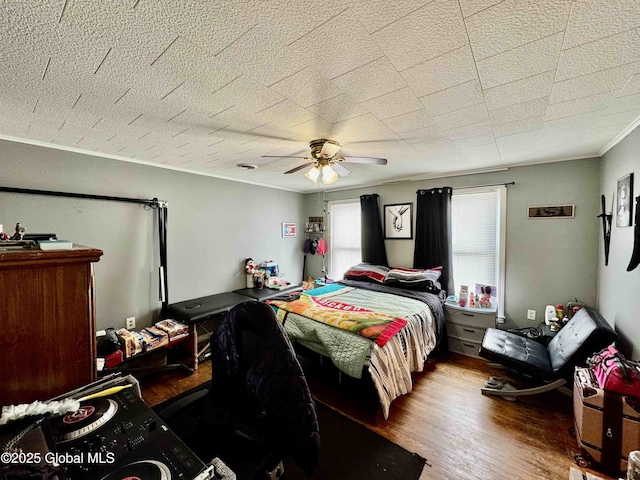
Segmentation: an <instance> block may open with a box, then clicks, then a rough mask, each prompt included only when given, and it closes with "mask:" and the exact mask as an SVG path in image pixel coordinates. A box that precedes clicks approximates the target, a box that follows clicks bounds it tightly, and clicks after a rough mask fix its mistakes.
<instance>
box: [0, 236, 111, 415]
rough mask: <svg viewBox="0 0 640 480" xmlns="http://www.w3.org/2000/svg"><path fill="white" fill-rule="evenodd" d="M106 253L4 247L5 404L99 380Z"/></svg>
mask: <svg viewBox="0 0 640 480" xmlns="http://www.w3.org/2000/svg"><path fill="white" fill-rule="evenodd" d="M101 255H102V251H101V250H97V249H94V248H89V247H81V246H75V245H74V247H73V249H71V250H58V251H42V250H39V249H30V250H27V249H21V250H10V249H3V248H0V405H10V404H18V403H29V402H32V401H34V400H47V399H49V398H51V397H54V396H56V395H59V394H60V393H64V392H66V391H68V390H71V389H73V388H76V387H78V386H81V385H84V384H86V383H88V382H91V381H94V380H95V379H96V376H97V375H96V367H95V362H96V331H95V330H96V327H95V296H94V281H93V262H97V261H99V260H100V256H101Z"/></svg>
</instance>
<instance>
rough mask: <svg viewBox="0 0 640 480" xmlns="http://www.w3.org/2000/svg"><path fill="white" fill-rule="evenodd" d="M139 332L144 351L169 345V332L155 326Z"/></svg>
mask: <svg viewBox="0 0 640 480" xmlns="http://www.w3.org/2000/svg"><path fill="white" fill-rule="evenodd" d="M140 333H141V334H142V338H143V340H144V351H145V352H149V351H151V350H154V349H156V348H160V347H165V346H167V345H169V334H168V333H167V332H165V331H164V330H160V329H159V328H157V327H147V328H144V329H142V330H141V331H140Z"/></svg>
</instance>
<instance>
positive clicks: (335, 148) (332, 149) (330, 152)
mask: <svg viewBox="0 0 640 480" xmlns="http://www.w3.org/2000/svg"><path fill="white" fill-rule="evenodd" d="M341 148H342V146H340V145H339V144H337V143H332V142H324V145H322V150H321V151H320V155H322V156H323V157H326V158H332V157H333V156H334V155H335V154H336V153H338V152H339V151H340V149H341Z"/></svg>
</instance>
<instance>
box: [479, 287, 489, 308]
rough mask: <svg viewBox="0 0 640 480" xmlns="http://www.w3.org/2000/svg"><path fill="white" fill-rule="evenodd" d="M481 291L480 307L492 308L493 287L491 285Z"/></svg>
mask: <svg viewBox="0 0 640 480" xmlns="http://www.w3.org/2000/svg"><path fill="white" fill-rule="evenodd" d="M480 291H481V295H480V307H482V308H491V287H490V286H489V285H487V286H484V287H481V289H480Z"/></svg>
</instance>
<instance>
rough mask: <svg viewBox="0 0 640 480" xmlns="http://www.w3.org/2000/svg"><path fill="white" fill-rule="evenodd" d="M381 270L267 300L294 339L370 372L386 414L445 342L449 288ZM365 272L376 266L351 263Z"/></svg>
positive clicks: (357, 372) (355, 370)
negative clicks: (420, 284)
mask: <svg viewBox="0 0 640 480" xmlns="http://www.w3.org/2000/svg"><path fill="white" fill-rule="evenodd" d="M376 270H377V271H378V270H379V271H381V272H382V275H381V276H380V275H377V276H376V277H375V278H373V277H371V276H367V275H360V274H359V273H358V274H357V275H345V277H347V278H346V279H344V280H341V281H339V282H337V283H335V284H330V285H327V286H323V287H319V288H315V289H313V290H308V291H306V292H303V293H302V294H301V295H300V298H299V299H298V300H295V301H289V302H285V301H273V302H270V304H271V305H272V307H273V308H274V309H275V311H276V314H277V316H278V318H279V319H280V320H281V321H282V322H283V324H284V328H285V330H286V332H287V334H288V335H289V338H290V339H291V340H292V341H294V342H297V343H300V344H301V345H304V346H305V347H307V348H309V349H311V350H313V351H315V352H317V353H319V354H321V355H324V356H327V357H330V358H331V360H332V362H333V363H334V364H335V365H336V367H337V368H338V369H339V370H340V371H341V372H343V373H344V374H346V375H349V376H351V377H354V378H361V376H362V374H363V372H364V371H365V370H366V371H368V372H369V374H370V376H371V379H372V380H373V384H374V386H375V388H376V391H377V394H378V398H379V400H380V404H381V406H382V413H383V416H384V418H385V419H386V418H388V416H389V410H390V405H391V402H393V400H394V399H396V398H397V397H399V396H401V395H404V394H407V393H409V392H410V391H411V390H412V387H413V382H412V378H411V373H412V372H420V371H422V370H423V368H424V365H425V362H426V360H427V358H428V356H429V355H430V354H431V353H432V352H434V350H436V349H437V348H438V347H439V346H440V342H441V340H443V341H446V333H445V331H444V311H443V307H442V306H443V303H444V292H442V291H440V289H439V288H435V287H434V288H431V289H429V291H425V290H424V289H423V288H415V286H414V285H408V284H406V283H402V284H397V283H396V284H395V286H391V285H389V284H384V280H385V279H387V277H388V274H389V271H390V269H386V267H376ZM405 270H406V269H405ZM360 271H371V266H369V265H363V264H360V265H358V266H355V267H353V268H352V269H350V272H360ZM388 283H389V282H388ZM390 283H393V282H390ZM432 283H433V282H432Z"/></svg>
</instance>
